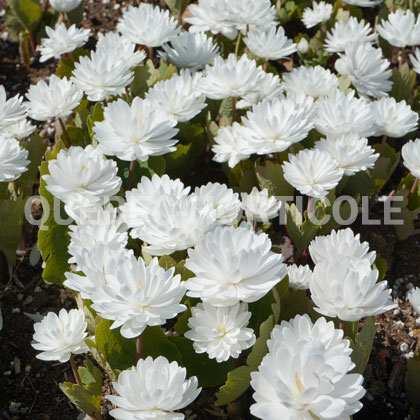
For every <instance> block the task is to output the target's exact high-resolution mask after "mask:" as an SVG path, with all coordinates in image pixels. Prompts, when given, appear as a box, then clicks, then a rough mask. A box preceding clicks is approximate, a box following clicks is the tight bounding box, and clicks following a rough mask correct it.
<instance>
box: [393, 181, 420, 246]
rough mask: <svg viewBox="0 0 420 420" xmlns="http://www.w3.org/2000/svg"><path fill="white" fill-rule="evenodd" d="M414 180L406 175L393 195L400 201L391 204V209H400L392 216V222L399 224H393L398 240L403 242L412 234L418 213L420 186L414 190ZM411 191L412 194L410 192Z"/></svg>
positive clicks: (419, 208)
mask: <svg viewBox="0 0 420 420" xmlns="http://www.w3.org/2000/svg"><path fill="white" fill-rule="evenodd" d="M415 181H416V179H415V178H414V177H413V175H411V174H408V175H407V176H406V177H405V178H403V179H402V180H401V182H400V184H399V186H398V188H397V192H396V193H395V196H396V197H402V198H403V199H402V201H395V202H393V206H392V208H393V209H395V210H396V209H397V208H399V209H400V212H399V213H395V214H393V217H392V220H395V223H397V220H398V221H399V223H400V224H395V225H394V227H395V231H396V233H397V236H398V239H400V240H405V239H407V238H408V237H409V236H411V235H412V234H413V232H414V219H415V218H416V217H417V215H418V214H419V213H420V186H418V187H417V189H415V188H414V190H413V187H414V183H415ZM412 190H413V192H411V191H412Z"/></svg>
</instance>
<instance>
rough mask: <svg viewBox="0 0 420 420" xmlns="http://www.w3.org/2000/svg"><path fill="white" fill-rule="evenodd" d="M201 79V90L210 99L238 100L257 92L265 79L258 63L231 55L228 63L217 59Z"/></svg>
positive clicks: (220, 58)
mask: <svg viewBox="0 0 420 420" xmlns="http://www.w3.org/2000/svg"><path fill="white" fill-rule="evenodd" d="M204 74H205V76H204V77H203V79H201V82H200V90H201V91H202V92H203V93H204V94H205V95H206V96H207V97H208V98H210V99H226V98H238V97H242V96H245V95H246V94H248V93H249V92H252V91H255V90H256V89H257V87H258V85H259V83H260V82H261V80H262V78H263V77H264V72H261V71H260V69H259V68H257V63H256V62H255V61H254V60H250V59H249V58H248V57H247V56H246V55H243V56H242V57H241V58H240V59H239V60H238V59H237V58H236V56H235V54H229V57H228V59H227V61H226V62H225V61H224V59H223V58H222V57H220V56H218V57H216V58H215V60H214V64H213V65H212V66H207V67H206V70H205V72H204Z"/></svg>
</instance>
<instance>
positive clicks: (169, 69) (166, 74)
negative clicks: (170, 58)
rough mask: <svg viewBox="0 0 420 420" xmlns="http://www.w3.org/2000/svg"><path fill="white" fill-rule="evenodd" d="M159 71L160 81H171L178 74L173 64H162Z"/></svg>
mask: <svg viewBox="0 0 420 420" xmlns="http://www.w3.org/2000/svg"><path fill="white" fill-rule="evenodd" d="M158 71H159V81H161V80H169V79H171V78H172V76H173V75H174V74H175V73H176V72H177V69H176V67H175V66H174V65H173V64H169V65H168V64H166V63H164V62H161V63H160V66H159V68H158Z"/></svg>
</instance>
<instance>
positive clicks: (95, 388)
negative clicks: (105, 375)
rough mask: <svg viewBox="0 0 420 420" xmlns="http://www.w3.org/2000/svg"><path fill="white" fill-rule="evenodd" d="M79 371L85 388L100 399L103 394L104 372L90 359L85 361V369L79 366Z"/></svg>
mask: <svg viewBox="0 0 420 420" xmlns="http://www.w3.org/2000/svg"><path fill="white" fill-rule="evenodd" d="M77 370H78V372H79V376H80V380H81V381H82V383H83V387H84V388H85V389H87V390H88V391H90V392H92V393H93V394H94V395H99V397H100V396H101V392H102V372H101V371H100V370H99V369H98V368H97V367H96V366H94V365H93V363H92V362H91V361H90V360H89V359H86V360H85V366H84V367H83V366H79V368H78V369H77Z"/></svg>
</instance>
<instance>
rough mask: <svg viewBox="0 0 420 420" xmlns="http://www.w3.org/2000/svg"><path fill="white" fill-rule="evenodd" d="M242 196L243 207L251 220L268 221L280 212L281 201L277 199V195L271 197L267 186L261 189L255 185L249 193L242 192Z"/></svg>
mask: <svg viewBox="0 0 420 420" xmlns="http://www.w3.org/2000/svg"><path fill="white" fill-rule="evenodd" d="M241 198H242V209H243V210H244V211H245V215H246V217H247V219H248V220H249V221H250V222H254V221H256V222H264V223H268V222H269V220H270V219H274V218H275V217H277V215H278V214H279V210H280V207H281V202H280V201H277V199H276V197H273V196H270V197H269V196H268V190H267V189H266V188H264V189H263V190H262V191H259V190H258V188H257V187H254V188H253V189H252V191H251V192H250V193H249V194H247V193H242V194H241Z"/></svg>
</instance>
